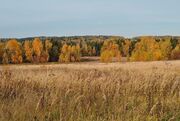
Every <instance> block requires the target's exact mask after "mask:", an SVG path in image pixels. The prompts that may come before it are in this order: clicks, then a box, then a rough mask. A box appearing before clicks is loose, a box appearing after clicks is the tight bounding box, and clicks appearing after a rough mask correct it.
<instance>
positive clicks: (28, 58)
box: [24, 40, 33, 62]
mask: <svg viewBox="0 0 180 121" xmlns="http://www.w3.org/2000/svg"><path fill="white" fill-rule="evenodd" d="M24 52H25V57H26V61H28V62H32V60H33V58H32V55H33V48H32V45H31V42H30V41H28V40H26V41H25V42H24Z"/></svg>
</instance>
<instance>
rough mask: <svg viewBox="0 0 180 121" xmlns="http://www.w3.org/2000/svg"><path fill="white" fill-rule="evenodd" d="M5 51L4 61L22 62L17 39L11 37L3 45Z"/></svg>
mask: <svg viewBox="0 0 180 121" xmlns="http://www.w3.org/2000/svg"><path fill="white" fill-rule="evenodd" d="M5 49H6V50H5V53H4V56H3V57H4V59H3V60H4V62H7V61H8V62H10V63H15V64H17V63H22V61H23V58H22V50H21V44H20V43H19V42H17V40H15V39H12V40H9V41H8V42H7V44H6V47H5Z"/></svg>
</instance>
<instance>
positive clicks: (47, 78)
mask: <svg viewBox="0 0 180 121" xmlns="http://www.w3.org/2000/svg"><path fill="white" fill-rule="evenodd" d="M0 79H1V80H0V121H59V120H61V121H156V120H157V121H158V120H162V121H169V120H175V121H179V120H180V61H167V62H132V63H110V64H103V63H98V62H96V63H81V64H50V65H11V66H1V67H0Z"/></svg>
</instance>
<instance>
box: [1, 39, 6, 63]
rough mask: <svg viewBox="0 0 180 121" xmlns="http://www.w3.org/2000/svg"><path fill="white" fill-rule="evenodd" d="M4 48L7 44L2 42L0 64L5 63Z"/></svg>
mask: <svg viewBox="0 0 180 121" xmlns="http://www.w3.org/2000/svg"><path fill="white" fill-rule="evenodd" d="M4 46H5V44H4V43H3V42H0V63H2V61H3V54H4Z"/></svg>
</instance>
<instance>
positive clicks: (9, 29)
mask: <svg viewBox="0 0 180 121" xmlns="http://www.w3.org/2000/svg"><path fill="white" fill-rule="evenodd" d="M179 5H180V0H0V38H22V37H32V36H76V35H77V36H78V35H117V36H125V37H134V36H140V35H180V7H179Z"/></svg>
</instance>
